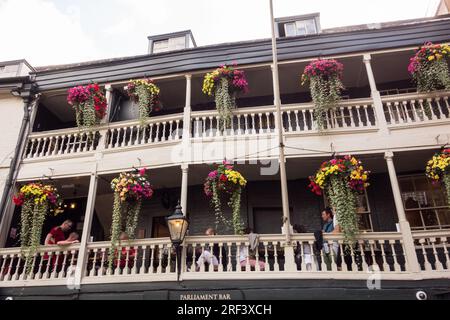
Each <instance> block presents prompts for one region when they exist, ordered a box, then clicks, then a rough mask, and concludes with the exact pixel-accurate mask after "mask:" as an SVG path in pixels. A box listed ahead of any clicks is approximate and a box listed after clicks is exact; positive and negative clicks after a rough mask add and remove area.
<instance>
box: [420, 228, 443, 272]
mask: <svg viewBox="0 0 450 320" xmlns="http://www.w3.org/2000/svg"><path fill="white" fill-rule="evenodd" d="M413 238H414V244H415V245H416V253H417V258H418V260H419V264H420V266H421V269H422V271H425V272H431V273H432V272H436V271H446V272H450V255H449V252H450V230H436V231H414V232H413Z"/></svg>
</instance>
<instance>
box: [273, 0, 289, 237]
mask: <svg viewBox="0 0 450 320" xmlns="http://www.w3.org/2000/svg"><path fill="white" fill-rule="evenodd" d="M269 4H270V25H271V27H272V55H273V65H272V78H273V95H274V103H275V108H276V112H277V113H276V114H277V116H276V118H277V119H276V121H277V128H278V141H279V143H280V148H279V159H278V161H279V163H280V180H281V199H282V203H283V226H284V232H285V234H286V242H287V243H290V242H291V229H290V226H291V221H290V220H291V219H290V210H289V197H288V186H287V177H286V158H285V155H284V139H283V122H282V115H281V98H280V81H279V75H278V52H277V40H276V36H275V19H274V15H273V1H272V0H269Z"/></svg>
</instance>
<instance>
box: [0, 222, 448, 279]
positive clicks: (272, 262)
mask: <svg viewBox="0 0 450 320" xmlns="http://www.w3.org/2000/svg"><path fill="white" fill-rule="evenodd" d="M413 238H414V239H415V250H416V254H417V259H418V261H419V264H420V266H421V270H420V271H419V272H412V271H411V270H410V267H409V262H408V261H407V259H406V253H405V250H406V248H405V245H404V244H403V241H402V235H401V233H386V232H385V233H362V234H360V235H359V236H358V237H357V241H356V244H355V245H354V247H353V248H346V247H345V245H344V244H343V238H342V236H340V235H326V236H325V237H324V242H325V243H328V245H329V247H330V248H339V250H337V249H331V250H330V251H329V252H330V257H329V259H328V262H327V259H326V254H325V251H324V250H321V251H317V250H314V246H315V239H314V236H313V235H312V234H295V235H293V238H292V243H293V247H292V246H286V245H285V236H284V235H260V238H259V247H258V249H257V250H255V251H254V255H253V256H252V257H250V256H249V255H244V257H245V259H244V260H243V259H242V256H243V255H242V254H241V250H247V252H248V249H249V239H248V237H246V236H233V235H231V236H214V237H207V236H193V237H187V238H186V240H185V243H184V246H183V249H182V250H183V251H182V259H181V279H182V280H184V281H188V280H226V279H236V280H243V279H352V280H355V279H358V280H367V279H369V278H370V277H377V279H379V280H380V281H383V280H421V279H433V278H448V277H450V257H449V248H450V243H449V241H450V230H439V231H426V232H425V231H424V232H415V233H413ZM214 245H215V246H216V247H217V249H218V250H217V251H218V254H217V260H218V264H217V265H216V266H213V265H208V264H200V265H198V264H197V261H198V258H199V256H200V255H201V254H202V253H203V252H205V250H211V248H213V247H214ZM208 248H209V249H208ZM292 248H293V250H292ZM80 251H81V249H80V247H79V245H71V246H68V247H58V246H48V247H41V248H39V250H38V252H37V253H36V254H35V256H34V257H33V258H32V259H33V261H32V267H31V268H30V270H31V271H30V273H29V274H27V273H26V270H25V267H24V266H25V263H26V261H25V259H24V258H23V257H22V255H21V252H20V248H12V249H0V268H1V269H0V287H23V286H48V285H52V286H53V285H67V286H70V285H73V278H74V274H75V271H76V269H77V268H81V270H82V276H81V284H94V283H95V284H101V283H131V282H153V281H155V282H156V281H158V282H160V281H177V265H176V255H175V251H174V248H173V246H172V244H171V242H170V240H169V239H167V238H162V239H144V240H135V241H131V242H127V243H123V244H122V247H119V248H118V249H117V251H116V252H117V254H116V255H115V257H116V258H115V262H114V263H113V265H112V268H109V264H108V255H109V252H110V243H109V242H98V243H88V244H87V247H86V256H85V257H84V258H83V257H81V256H80V255H79V252H80ZM212 251H214V249H212ZM49 261H50V262H49Z"/></svg>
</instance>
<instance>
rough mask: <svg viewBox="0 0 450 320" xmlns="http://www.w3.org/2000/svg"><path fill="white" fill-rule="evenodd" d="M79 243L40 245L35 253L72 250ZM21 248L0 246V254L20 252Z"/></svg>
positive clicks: (78, 245)
mask: <svg viewBox="0 0 450 320" xmlns="http://www.w3.org/2000/svg"><path fill="white" fill-rule="evenodd" d="M79 249H80V244H79V243H76V244H71V245H67V246H58V245H52V246H40V247H38V248H37V249H36V253H45V252H64V251H73V250H79ZM21 252H22V249H21V248H20V247H15V248H0V256H2V255H8V254H21Z"/></svg>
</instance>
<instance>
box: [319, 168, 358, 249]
mask: <svg viewBox="0 0 450 320" xmlns="http://www.w3.org/2000/svg"><path fill="white" fill-rule="evenodd" d="M326 193H327V196H328V198H329V199H330V202H331V206H332V207H333V208H334V209H335V213H336V216H337V220H338V224H339V226H340V227H341V229H342V232H343V234H344V242H345V243H346V244H349V245H352V244H353V243H354V241H355V236H356V235H357V234H358V231H359V230H358V220H357V217H356V207H357V198H356V197H357V194H356V192H355V191H354V190H352V189H351V188H350V187H349V186H348V184H347V182H346V181H345V180H344V179H342V178H341V177H339V176H333V177H331V178H330V184H329V185H328V186H327V189H326Z"/></svg>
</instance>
